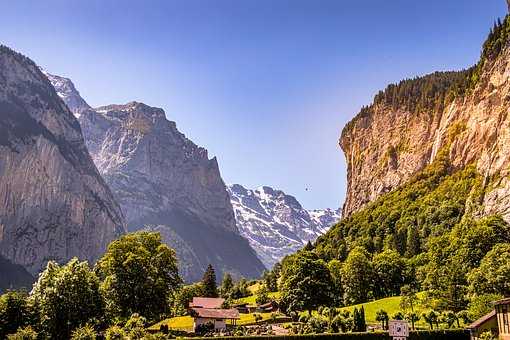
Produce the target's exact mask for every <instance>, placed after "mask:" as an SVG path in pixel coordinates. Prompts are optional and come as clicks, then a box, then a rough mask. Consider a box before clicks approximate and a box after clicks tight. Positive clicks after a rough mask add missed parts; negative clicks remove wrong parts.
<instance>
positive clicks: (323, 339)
mask: <svg viewBox="0 0 510 340" xmlns="http://www.w3.org/2000/svg"><path fill="white" fill-rule="evenodd" d="M214 339H215V340H227V339H234V337H216V338H214ZM235 339H249V340H250V339H253V340H337V339H338V340H351V339H352V340H391V338H390V336H389V335H388V333H386V332H381V333H340V334H309V335H287V336H243V337H235ZM408 339H409V340H469V332H468V331H466V330H435V331H413V332H410V334H409V338H408Z"/></svg>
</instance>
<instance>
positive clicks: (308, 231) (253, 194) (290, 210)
mask: <svg viewBox="0 0 510 340" xmlns="http://www.w3.org/2000/svg"><path fill="white" fill-rule="evenodd" d="M228 191H229V194H230V199H231V202H232V206H233V207H234V211H235V215H236V221H237V228H238V229H239V231H240V233H241V235H242V236H244V237H245V238H246V239H248V241H249V242H250V245H251V246H252V247H253V249H255V251H256V252H257V255H258V256H259V258H260V259H261V260H262V262H263V263H264V264H265V265H266V267H267V268H271V267H273V265H274V264H275V263H276V262H278V261H280V260H281V259H282V258H283V257H284V256H286V255H289V254H292V253H294V252H296V251H297V250H298V249H301V248H303V246H305V245H306V244H307V242H308V241H311V242H313V241H315V239H317V237H319V236H320V235H322V234H324V233H325V232H326V231H327V230H328V229H329V228H330V227H331V226H332V225H333V224H334V223H335V222H337V221H338V219H339V218H340V211H339V210H332V209H323V210H306V209H304V208H303V207H302V206H301V204H300V203H299V202H298V201H297V199H296V198H295V197H293V196H291V195H287V194H285V193H284V192H283V191H281V190H275V189H273V188H271V187H268V186H263V187H260V188H257V189H255V190H251V189H246V188H244V187H243V186H241V185H239V184H234V185H231V186H229V187H228Z"/></svg>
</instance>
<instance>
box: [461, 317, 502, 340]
mask: <svg viewBox="0 0 510 340" xmlns="http://www.w3.org/2000/svg"><path fill="white" fill-rule="evenodd" d="M467 329H469V333H470V334H471V340H478V339H480V335H481V334H482V333H484V332H486V331H491V332H492V333H494V334H497V333H498V320H497V318H496V311H495V310H493V311H492V312H490V313H489V314H487V315H484V316H482V317H481V318H480V319H478V320H476V321H475V322H473V323H472V324H470V325H469V326H468V327H467Z"/></svg>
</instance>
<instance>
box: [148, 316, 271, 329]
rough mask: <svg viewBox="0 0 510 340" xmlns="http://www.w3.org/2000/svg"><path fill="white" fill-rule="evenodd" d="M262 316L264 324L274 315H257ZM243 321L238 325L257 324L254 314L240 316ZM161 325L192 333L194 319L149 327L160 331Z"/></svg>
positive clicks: (172, 319) (174, 319)
mask: <svg viewBox="0 0 510 340" xmlns="http://www.w3.org/2000/svg"><path fill="white" fill-rule="evenodd" d="M256 314H258V315H260V316H262V320H261V321H259V322H264V321H267V320H269V319H271V314H272V313H256ZM240 317H241V319H240V320H237V324H238V325H240V326H242V325H249V324H253V323H255V315H254V314H240ZM161 325H168V328H170V329H173V330H181V331H191V330H192V329H193V318H192V317H191V316H188V315H186V316H177V317H174V318H170V319H165V320H163V321H160V322H158V323H156V324H154V325H152V326H150V327H149V329H151V330H159V328H160V326H161Z"/></svg>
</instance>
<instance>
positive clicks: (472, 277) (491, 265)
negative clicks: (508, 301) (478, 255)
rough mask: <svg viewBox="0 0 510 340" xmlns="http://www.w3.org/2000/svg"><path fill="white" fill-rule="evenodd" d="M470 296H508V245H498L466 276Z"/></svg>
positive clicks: (509, 271) (509, 259) (509, 251)
mask: <svg viewBox="0 0 510 340" xmlns="http://www.w3.org/2000/svg"><path fill="white" fill-rule="evenodd" d="M468 282H469V290H470V292H471V293H472V294H477V295H481V294H501V295H504V296H509V295H510V244H508V243H500V244H497V245H495V246H494V247H493V248H492V250H491V251H489V252H488V253H487V255H485V256H484V258H483V259H482V261H481V262H480V267H478V268H475V269H473V270H472V271H471V272H470V273H469V275H468Z"/></svg>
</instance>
